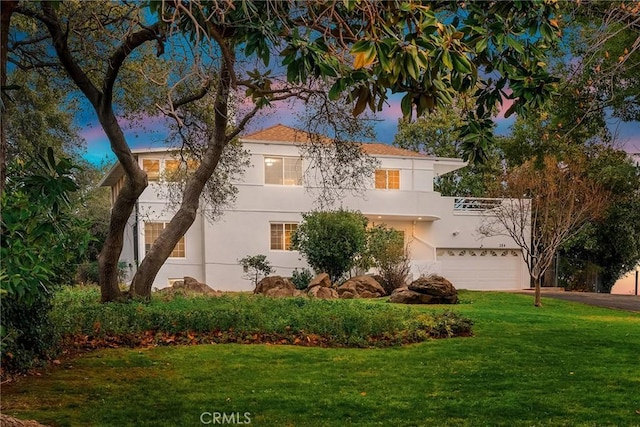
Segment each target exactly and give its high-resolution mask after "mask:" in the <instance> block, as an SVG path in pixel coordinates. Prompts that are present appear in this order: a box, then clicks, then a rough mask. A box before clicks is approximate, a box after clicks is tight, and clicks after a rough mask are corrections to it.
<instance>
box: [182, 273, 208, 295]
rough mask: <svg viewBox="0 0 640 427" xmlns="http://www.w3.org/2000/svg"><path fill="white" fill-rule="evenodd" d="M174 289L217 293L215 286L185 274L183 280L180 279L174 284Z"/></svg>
mask: <svg viewBox="0 0 640 427" xmlns="http://www.w3.org/2000/svg"><path fill="white" fill-rule="evenodd" d="M173 288H174V289H184V290H186V291H190V292H194V293H198V294H204V295H215V294H217V293H218V292H216V291H215V290H214V289H213V288H211V287H210V286H209V285H207V284H206V283H201V282H198V280H196V279H194V278H193V277H189V276H185V277H184V279H183V280H179V281H177V282H175V283H174V284H173Z"/></svg>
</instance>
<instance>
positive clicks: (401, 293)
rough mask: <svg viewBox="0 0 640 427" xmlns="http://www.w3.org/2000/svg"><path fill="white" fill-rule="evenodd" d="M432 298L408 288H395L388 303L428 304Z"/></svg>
mask: <svg viewBox="0 0 640 427" xmlns="http://www.w3.org/2000/svg"><path fill="white" fill-rule="evenodd" d="M433 298H434V297H433V296H431V295H426V294H421V293H420V292H416V291H412V290H410V289H408V288H405V287H403V288H397V289H396V290H394V291H393V293H392V294H391V297H390V298H389V302H394V303H397V304H429V303H430V302H431V301H432V300H433Z"/></svg>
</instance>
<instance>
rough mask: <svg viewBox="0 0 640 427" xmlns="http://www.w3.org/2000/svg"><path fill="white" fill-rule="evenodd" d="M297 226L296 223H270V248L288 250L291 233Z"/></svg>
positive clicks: (289, 248)
mask: <svg viewBox="0 0 640 427" xmlns="http://www.w3.org/2000/svg"><path fill="white" fill-rule="evenodd" d="M296 228H298V224H296V223H283V224H271V245H270V247H271V250H272V251H290V250H292V249H291V235H292V234H293V232H294V231H296Z"/></svg>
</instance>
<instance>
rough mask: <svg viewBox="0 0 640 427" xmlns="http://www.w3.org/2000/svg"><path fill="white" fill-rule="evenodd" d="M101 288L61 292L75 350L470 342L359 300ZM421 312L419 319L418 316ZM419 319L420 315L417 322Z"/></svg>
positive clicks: (453, 322) (435, 321) (438, 324)
mask: <svg viewBox="0 0 640 427" xmlns="http://www.w3.org/2000/svg"><path fill="white" fill-rule="evenodd" d="M99 301H100V296H99V291H98V289H96V288H85V287H76V288H68V289H65V290H63V291H61V292H59V293H58V294H57V295H56V297H55V299H54V309H53V311H52V315H51V318H52V320H53V322H55V324H56V325H58V328H59V330H60V333H61V334H62V335H63V336H64V337H65V340H66V342H67V343H70V344H71V345H81V346H88V347H97V346H101V345H112V344H116V343H120V344H127V345H142V344H146V345H154V344H173V343H199V342H206V343H211V342H272V343H279V344H300V345H325V346H337V347H344V346H350V347H368V346H389V345H398V344H402V343H408V342H418V341H423V340H425V339H428V338H430V337H449V336H455V335H469V334H470V333H471V322H470V321H468V319H464V318H462V317H461V316H459V315H457V314H454V313H451V314H426V313H423V312H422V311H419V310H416V309H415V308H414V307H406V306H404V307H399V306H396V305H390V304H376V303H371V302H366V301H359V300H320V299H308V298H278V299H275V298H269V297H264V296H262V295H252V294H251V295H247V294H240V295H225V296H222V297H190V298H186V297H182V296H176V297H175V298H174V299H172V300H159V299H152V300H151V302H150V303H148V304H143V303H140V302H135V301H130V302H127V303H117V304H115V303H111V304H100V302H99ZM420 313H421V314H420ZM418 314H419V315H418Z"/></svg>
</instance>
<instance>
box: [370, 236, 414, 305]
mask: <svg viewBox="0 0 640 427" xmlns="http://www.w3.org/2000/svg"><path fill="white" fill-rule="evenodd" d="M360 262H361V263H364V264H365V265H363V267H365V269H368V268H369V267H370V266H373V267H375V268H376V269H377V270H378V274H379V275H380V276H381V277H382V283H381V285H382V287H383V288H384V289H385V291H386V292H387V294H389V295H390V294H391V293H392V292H393V291H394V290H395V289H397V288H400V287H402V286H404V285H405V284H406V280H407V276H408V275H409V272H410V265H409V255H408V253H407V249H406V248H405V245H404V233H402V232H400V231H398V230H394V229H393V228H387V227H386V226H385V225H377V226H375V227H372V228H371V229H369V230H367V249H366V251H365V253H364V255H363V256H362V258H361V261H360Z"/></svg>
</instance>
